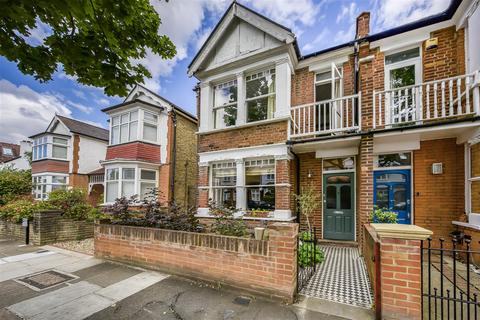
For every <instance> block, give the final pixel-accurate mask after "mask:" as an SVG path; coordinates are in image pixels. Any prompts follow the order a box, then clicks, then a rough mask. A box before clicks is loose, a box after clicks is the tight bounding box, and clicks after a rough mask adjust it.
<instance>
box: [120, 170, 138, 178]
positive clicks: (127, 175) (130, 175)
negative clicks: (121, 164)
mask: <svg viewBox="0 0 480 320" xmlns="http://www.w3.org/2000/svg"><path fill="white" fill-rule="evenodd" d="M122 179H127V180H132V179H135V169H134V168H123V169H122Z"/></svg>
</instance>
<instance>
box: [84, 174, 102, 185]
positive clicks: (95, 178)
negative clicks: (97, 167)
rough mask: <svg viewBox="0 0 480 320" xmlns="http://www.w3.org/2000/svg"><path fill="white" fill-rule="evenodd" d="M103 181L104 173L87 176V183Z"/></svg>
mask: <svg viewBox="0 0 480 320" xmlns="http://www.w3.org/2000/svg"><path fill="white" fill-rule="evenodd" d="M104 181H105V175H104V174H95V175H91V176H89V177H88V183H92V184H95V183H103V182H104Z"/></svg>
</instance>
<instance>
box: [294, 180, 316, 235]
mask: <svg viewBox="0 0 480 320" xmlns="http://www.w3.org/2000/svg"><path fill="white" fill-rule="evenodd" d="M295 199H296V200H297V201H298V206H299V209H300V213H301V214H302V215H304V216H305V218H306V219H307V225H308V230H309V231H310V232H312V227H311V224H310V217H312V216H313V213H314V211H315V210H317V209H318V208H319V207H320V201H321V199H320V195H319V193H318V192H317V191H315V190H314V189H313V186H307V187H304V188H303V189H302V192H301V194H299V195H297V194H296V195H295Z"/></svg>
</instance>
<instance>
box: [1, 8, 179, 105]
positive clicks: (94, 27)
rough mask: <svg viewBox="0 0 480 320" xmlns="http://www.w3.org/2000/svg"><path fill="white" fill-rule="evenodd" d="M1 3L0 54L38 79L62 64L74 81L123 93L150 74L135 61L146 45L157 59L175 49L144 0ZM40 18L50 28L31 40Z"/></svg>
mask: <svg viewBox="0 0 480 320" xmlns="http://www.w3.org/2000/svg"><path fill="white" fill-rule="evenodd" d="M1 6H2V10H1V12H0V54H1V55H3V56H5V57H6V58H7V59H8V60H10V61H13V62H16V63H17V66H18V68H19V70H20V71H21V72H23V73H24V74H29V75H32V76H34V77H35V79H37V80H39V81H41V82H46V81H49V80H51V79H52V75H53V73H54V72H55V71H56V70H57V68H58V65H59V64H62V65H63V69H64V71H65V73H66V74H68V75H71V76H75V77H77V81H78V82H80V83H82V84H85V85H91V86H96V87H102V88H104V91H105V93H106V94H107V95H110V96H112V95H120V96H125V95H127V93H128V88H129V87H131V86H133V85H135V84H136V83H143V82H144V78H145V77H150V76H151V74H150V72H149V71H148V69H147V68H146V67H145V66H143V65H141V64H139V63H137V62H135V61H136V60H138V59H141V58H144V57H145V56H146V52H147V49H149V50H151V51H152V52H153V53H154V54H157V55H159V56H160V57H162V58H163V59H171V58H173V57H174V56H175V54H176V49H175V45H174V44H173V43H172V41H171V40H170V39H169V38H168V37H167V36H165V35H159V34H158V29H159V26H160V23H161V20H160V17H159V16H158V14H157V12H156V11H155V10H154V8H153V7H152V6H151V5H150V3H149V1H148V0H119V1H116V0H76V1H72V0H70V1H65V0H36V1H35V0H15V1H13V0H2V1H1ZM40 23H42V24H43V25H46V26H48V27H49V28H50V31H51V32H50V33H49V34H48V35H47V36H46V37H45V38H44V39H43V43H41V44H39V45H35V44H33V43H32V41H31V39H29V37H30V36H31V31H32V30H33V29H35V28H36V27H37V26H39V25H40Z"/></svg>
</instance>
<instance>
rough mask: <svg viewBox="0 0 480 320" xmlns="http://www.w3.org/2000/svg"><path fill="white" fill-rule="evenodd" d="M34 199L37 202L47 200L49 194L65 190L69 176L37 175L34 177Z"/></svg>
mask: <svg viewBox="0 0 480 320" xmlns="http://www.w3.org/2000/svg"><path fill="white" fill-rule="evenodd" d="M32 182H33V190H32V192H33V197H34V198H35V199H37V200H45V199H47V198H48V194H49V193H50V192H52V191H54V190H57V189H65V188H66V187H67V183H68V177H67V175H48V174H47V175H45V174H42V175H37V176H33V177H32Z"/></svg>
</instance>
